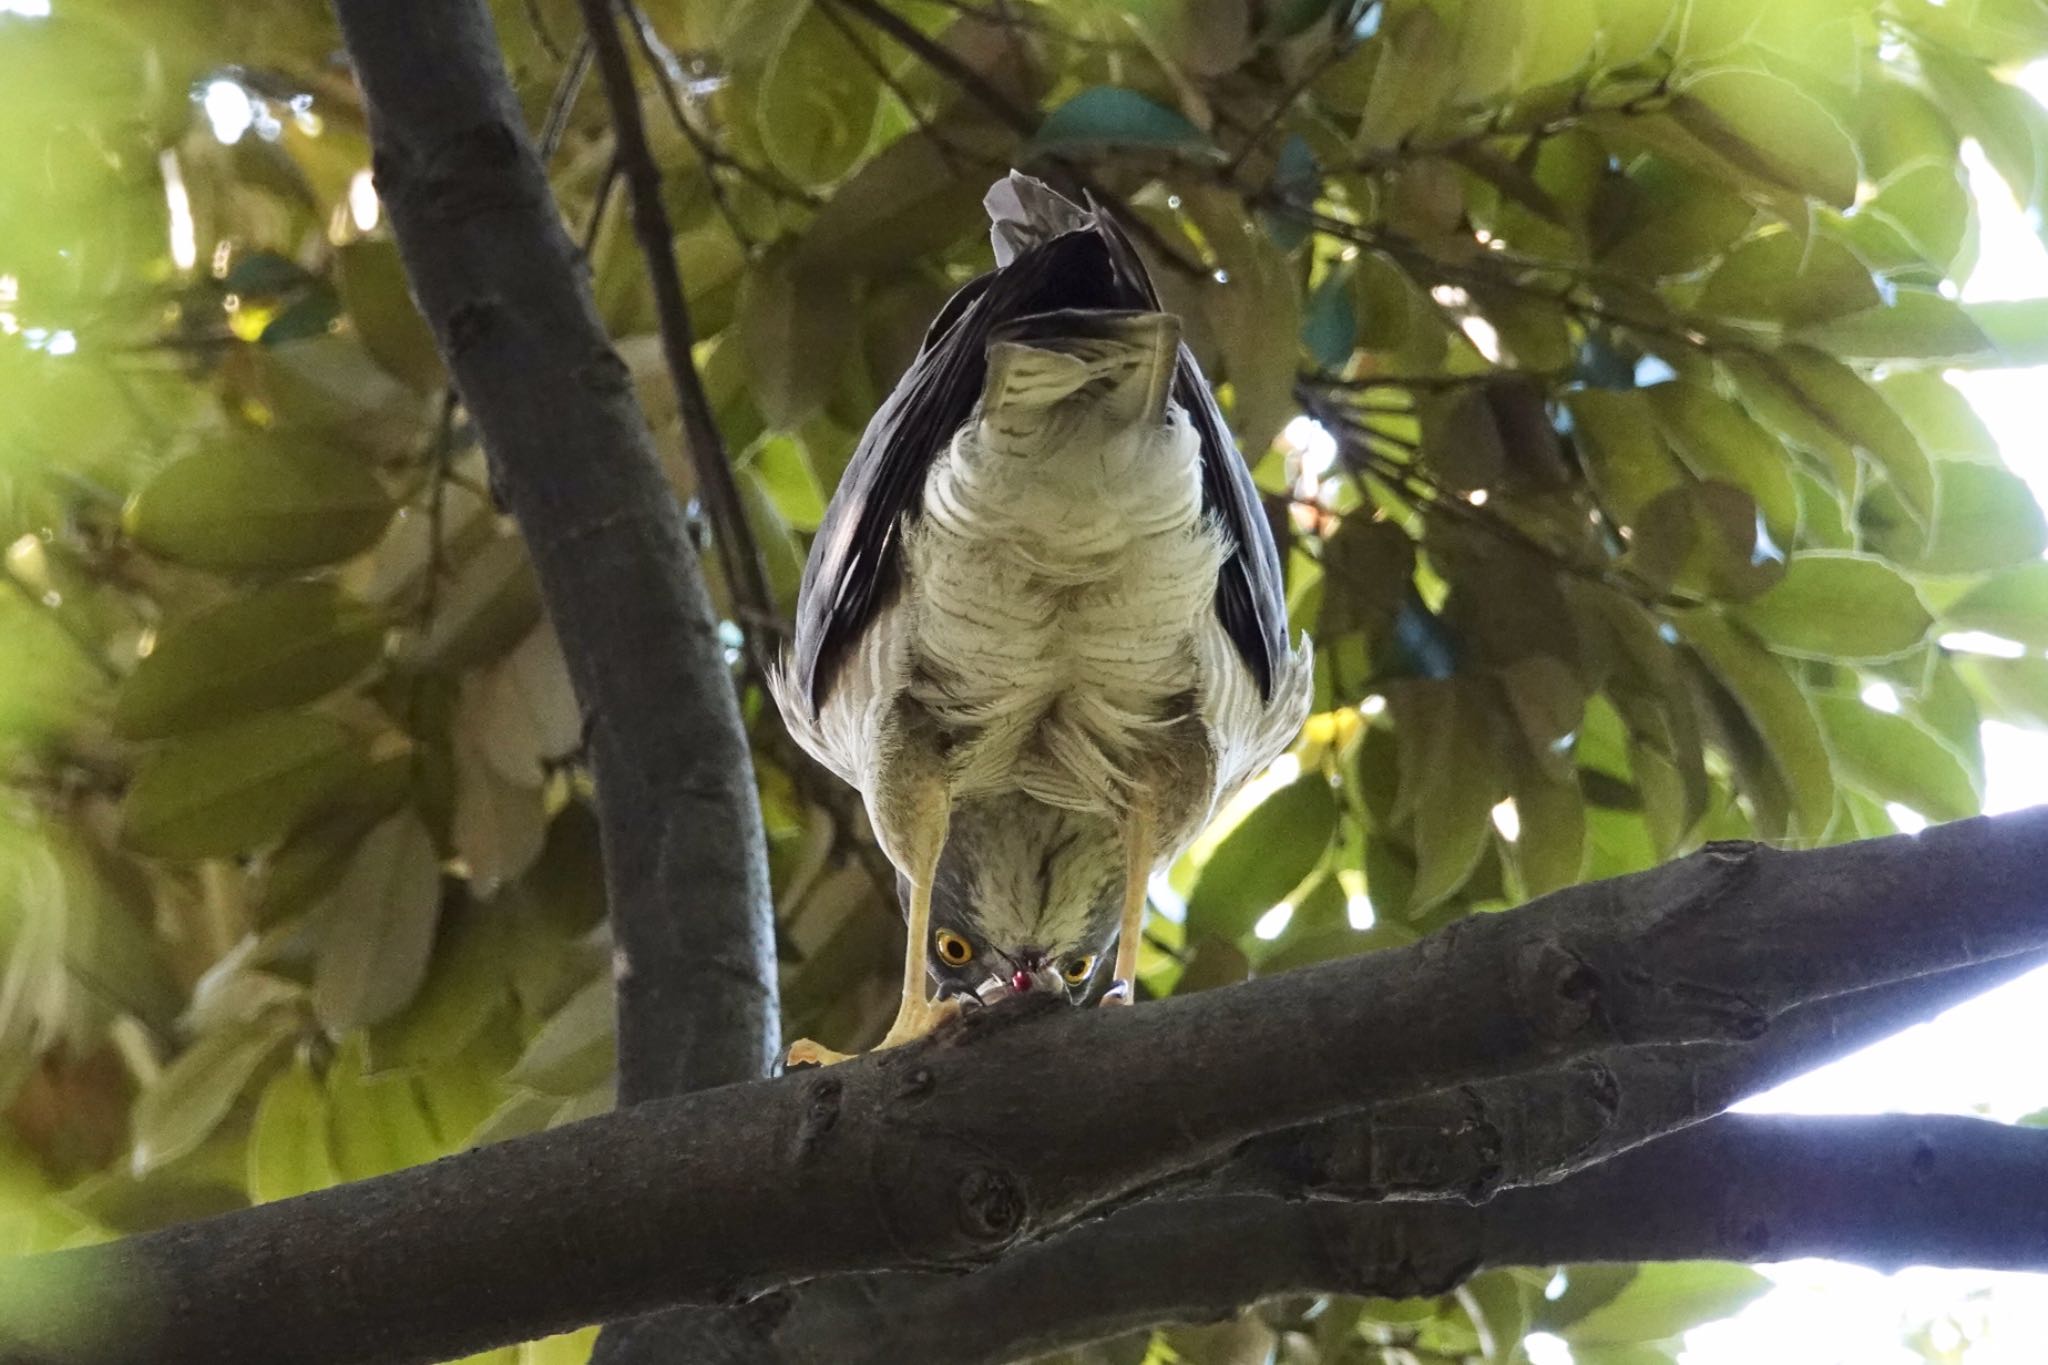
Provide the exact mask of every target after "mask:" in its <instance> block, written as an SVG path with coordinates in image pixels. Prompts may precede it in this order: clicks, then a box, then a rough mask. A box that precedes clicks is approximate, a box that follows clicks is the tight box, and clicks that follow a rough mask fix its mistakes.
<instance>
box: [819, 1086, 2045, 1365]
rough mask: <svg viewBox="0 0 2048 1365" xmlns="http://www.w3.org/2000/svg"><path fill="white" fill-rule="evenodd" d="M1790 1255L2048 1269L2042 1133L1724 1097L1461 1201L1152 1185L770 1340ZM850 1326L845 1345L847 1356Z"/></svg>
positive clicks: (967, 1329)
mask: <svg viewBox="0 0 2048 1365" xmlns="http://www.w3.org/2000/svg"><path fill="white" fill-rule="evenodd" d="M1799 1256H1826V1257H1832V1258H1836V1259H1840V1260H1848V1261H1858V1262H1861V1263H1863V1264H1866V1265H1874V1266H1877V1267H1880V1268H1884V1269H1892V1268H1896V1267H1899V1266H1904V1265H1939V1266H1970V1267H1978V1268H1984V1269H2001V1270H2048V1132H2043V1131H2040V1130H2037V1129H2028V1128H2010V1127H2006V1126H2003V1125H2001V1124H1995V1123H1986V1122H1984V1121H1982V1120H1980V1119H1967V1118H1949V1117H1945V1116H1928V1115H1897V1116H1887V1117H1882V1118H1785V1117H1779V1116H1769V1117H1763V1116H1752V1115H1733V1114H1731V1115H1727V1116H1724V1117H1722V1118H1719V1119H1716V1120H1714V1121H1713V1122H1711V1123H1707V1124H1702V1125H1701V1126H1699V1127H1698V1128H1695V1129H1692V1130H1691V1131H1689V1132H1686V1133H1682V1134H1679V1135H1676V1136H1674V1137H1669V1138H1665V1139H1663V1140H1662V1141H1660V1142H1655V1143H1652V1144H1650V1145H1649V1146H1647V1147H1643V1148H1641V1149H1639V1150H1638V1151H1634V1152H1631V1153H1629V1154H1628V1155H1626V1156H1623V1157H1619V1158H1617V1159H1615V1160H1613V1161H1610V1162H1608V1163H1606V1164H1604V1165H1601V1166H1598V1167H1595V1168H1593V1169H1592V1170H1589V1171H1585V1172H1582V1173H1580V1174H1579V1175H1576V1176H1573V1177H1572V1178H1571V1179H1569V1180H1565V1181H1562V1182H1560V1183H1558V1184H1555V1185H1544V1186H1535V1187H1532V1188H1529V1189H1524V1190H1515V1191H1511V1192H1509V1193H1507V1194H1504V1195H1502V1196H1501V1197H1500V1198H1499V1199H1496V1200H1494V1201H1493V1202H1491V1203H1488V1204H1485V1205H1481V1206H1479V1207H1476V1208H1475V1207H1471V1206H1467V1205H1455V1204H1450V1205H1447V1204H1378V1205H1373V1204H1348V1203H1336V1202H1291V1203H1290V1202H1287V1201H1283V1200H1279V1199H1272V1198H1263V1197H1259V1196H1256V1195H1211V1196H1206V1197H1202V1198H1198V1199H1190V1200H1176V1201H1159V1202H1155V1203H1150V1204H1144V1205H1140V1206H1138V1207H1136V1208H1133V1209H1130V1210H1128V1211H1127V1212H1124V1213H1121V1214H1118V1215H1117V1216H1115V1217H1114V1218H1110V1219H1108V1220H1105V1221H1102V1222H1097V1223H1089V1224H1085V1225H1083V1226H1081V1227H1078V1228H1075V1229H1074V1230H1072V1231H1070V1232H1068V1233H1066V1234H1064V1235H1062V1236H1060V1237H1057V1238H1054V1239H1052V1240H1051V1241H1048V1242H1045V1243H1043V1244H1041V1245H1038V1246H1034V1247H1030V1248H1027V1249H1025V1250H1024V1251H1021V1252H1019V1253H1017V1254H1016V1255H1013V1256H1010V1257H1008V1258H1006V1259H1005V1260H1003V1261H1001V1262H999V1263H997V1264H996V1265H993V1266H990V1267H988V1268H987V1269H985V1270H980V1271H977V1272H975V1273H974V1274H972V1275H968V1276H965V1277H954V1278H951V1279H939V1278H938V1277H927V1280H928V1284H927V1287H926V1289H925V1292H924V1293H923V1294H921V1295H920V1296H919V1297H918V1298H916V1299H915V1301H914V1302H913V1303H911V1304H905V1303H902V1302H900V1301H899V1302H897V1303H895V1304H894V1305H892V1307H893V1308H894V1310H895V1311H893V1312H891V1313H889V1314H888V1315H887V1316H886V1319H885V1320H877V1321H876V1322H874V1323H871V1324H861V1325H856V1326H855V1328H854V1331H853V1333H852V1334H851V1335H843V1336H840V1337H839V1338H838V1343H839V1344H838V1348H837V1349H836V1350H830V1349H827V1350H826V1351H824V1352H822V1353H820V1354H817V1355H812V1354H808V1353H806V1352H802V1351H799V1352H791V1353H787V1354H784V1355H782V1356H781V1357H779V1358H781V1359H783V1360H786V1361H791V1362H802V1365H824V1362H825V1361H828V1360H829V1361H832V1362H834V1365H842V1363H844V1362H852V1363H853V1365H894V1362H897V1361H904V1360H915V1361H918V1362H919V1365H1000V1363H1001V1362H1005V1361H1012V1360H1017V1359H1020V1358H1022V1357H1025V1356H1029V1355H1034V1354H1039V1353H1043V1352H1048V1351H1053V1350H1059V1349H1062V1348H1065V1347H1070V1346H1076V1345H1080V1344H1082V1343H1085V1342H1089V1341H1096V1340H1100V1339H1102V1338H1104V1337H1110V1336H1116V1335H1119V1334H1121V1333H1124V1332H1129V1331H1133V1330H1135V1329H1137V1328H1141V1327H1147V1326H1151V1325H1154V1324H1156V1323H1161V1322H1171V1321H1176V1320H1181V1321H1203V1320H1210V1319H1214V1318H1217V1317H1220V1316H1224V1315H1227V1314H1229V1313H1230V1312H1232V1311H1233V1310H1235V1309H1236V1308H1238V1307H1239V1306H1240V1305H1242V1304H1246V1303H1251V1302H1253V1301H1255V1300H1258V1299H1262V1298H1269V1297H1272V1296H1275V1295H1279V1294H1289V1293H1319V1292H1320V1293H1329V1292H1335V1293H1345V1294H1360V1295H1384V1296H1388V1297H1402V1296H1409V1295H1421V1294H1437V1293H1442V1292H1444V1291H1446V1290H1448V1289H1450V1288H1452V1287H1454V1286H1455V1285H1457V1284H1459V1283H1461V1282H1463V1281H1464V1280H1465V1279H1467V1278H1469V1277H1470V1276H1472V1275H1474V1274H1476V1273H1478V1272H1479V1271H1481V1270H1487V1269H1492V1268H1496V1267H1502V1266H1543V1265H1554V1264H1557V1263H1558V1262H1562V1261H1631V1260H1649V1261H1682V1260H1736V1261H1777V1260H1788V1259H1791V1258H1793V1257H1799ZM839 1307H840V1309H841V1311H842V1314H843V1312H844V1309H845V1305H844V1304H843V1303H842V1304H841V1305H839ZM846 1325H847V1324H846V1322H845V1320H844V1319H843V1317H842V1320H841V1322H840V1323H838V1324H837V1326H839V1327H840V1328H842V1329H843V1328H844V1327H845V1326H846ZM861 1326H870V1327H873V1328H875V1329H876V1330H877V1331H878V1332H879V1333H880V1335H879V1337H878V1336H877V1335H875V1334H874V1333H865V1334H864V1333H863V1332H862V1331H861ZM849 1340H851V1341H855V1342H860V1343H862V1344H863V1345H862V1349H861V1350H860V1351H859V1352H857V1353H852V1354H849V1353H848V1352H847V1350H846V1343H847V1342H848V1341H849ZM809 1345H810V1346H812V1347H817V1346H822V1343H821V1342H816V1341H813V1342H810V1343H809Z"/></svg>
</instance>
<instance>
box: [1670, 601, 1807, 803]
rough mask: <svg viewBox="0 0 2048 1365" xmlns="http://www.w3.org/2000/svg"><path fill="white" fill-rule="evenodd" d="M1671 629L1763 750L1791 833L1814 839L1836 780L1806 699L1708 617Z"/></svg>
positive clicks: (1778, 667)
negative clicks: (1787, 801)
mask: <svg viewBox="0 0 2048 1365" xmlns="http://www.w3.org/2000/svg"><path fill="white" fill-rule="evenodd" d="M1676 623H1677V625H1678V629H1679V631H1680V632H1681V633H1682V634H1683V635H1684V636H1685V638H1686V640H1687V641H1688V642H1689V643H1690V644H1691V645H1692V647H1693V648H1694V649H1695V650H1696V651H1698V653H1699V655H1700V657H1701V658H1702V659H1703V660H1704V661H1705V662H1706V664H1707V667H1708V668H1709V669H1710V670H1712V672H1713V673H1714V675H1715V677H1717V678H1718V679H1719V680H1720V681H1721V684H1722V685H1723V686H1724V687H1726V688H1727V689H1728V691H1729V693H1730V694H1731V695H1732V696H1733V697H1734V698H1735V701H1736V704H1737V705H1739V706H1740V707H1741V708H1742V711H1743V714H1744V715H1745V716H1746V717H1747V718H1748V720H1749V723H1750V724H1751V725H1752V726H1754V727H1755V729H1756V732H1757V734H1758V735H1759V736H1760V737H1761V738H1762V739H1763V742H1764V743H1765V745H1766V746H1768V748H1769V755H1768V756H1769V759H1770V761H1771V763H1772V765H1773V767H1774V768H1775V769H1776V771H1777V772H1778V773H1780V774H1781V775H1782V776H1783V778H1784V781H1785V786H1786V789H1787V792H1788V794H1789V796H1790V798H1791V811H1790V814H1791V816H1792V818H1793V820H1794V821H1795V822H1796V828H1795V829H1794V831H1793V832H1794V833H1796V834H1798V835H1800V836H1801V837H1804V838H1809V839H1816V838H1819V837H1820V834H1821V831H1823V830H1825V829H1826V828H1827V826H1828V821H1829V819H1830V818H1831V817H1832V816H1833V815H1834V810H1835V779H1834V771H1833V767H1832V765H1831V764H1830V762H1829V756H1828V749H1827V745H1826V743H1825V742H1824V741H1823V740H1822V738H1821V731H1820V724H1819V722H1818V720H1817V719H1816V718H1815V716H1814V713H1813V707H1812V705H1811V704H1810V702H1809V701H1808V700H1807V697H1806V694H1805V693H1803V692H1801V691H1800V690H1799V685H1798V684H1797V683H1795V682H1793V681H1792V678H1791V677H1790V676H1789V675H1788V674H1787V673H1786V672H1785V669H1784V666H1783V665H1782V664H1780V663H1779V662H1778V661H1777V660H1776V659H1774V658H1772V657H1771V656H1770V654H1768V653H1767V652H1765V650H1764V649H1763V648H1762V647H1761V646H1759V645H1758V644H1757V643H1756V642H1755V641H1753V640H1751V639H1750V638H1749V637H1748V636H1747V635H1745V634H1743V633H1742V632H1741V631H1739V630H1737V629H1735V628H1734V627H1732V626H1730V625H1729V624H1728V623H1727V622H1725V621H1723V620H1722V619H1721V618H1719V617H1718V616H1715V615H1714V614H1713V613H1711V612H1706V611H1690V612H1685V613H1683V614H1681V615H1679V616H1678V617H1677V618H1676Z"/></svg>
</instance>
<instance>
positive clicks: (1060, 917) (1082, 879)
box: [928, 796, 1123, 1004]
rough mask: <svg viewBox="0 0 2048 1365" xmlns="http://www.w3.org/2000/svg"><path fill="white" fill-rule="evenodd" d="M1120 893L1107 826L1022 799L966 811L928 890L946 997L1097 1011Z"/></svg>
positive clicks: (1114, 842) (969, 806) (932, 955)
mask: <svg viewBox="0 0 2048 1365" xmlns="http://www.w3.org/2000/svg"><path fill="white" fill-rule="evenodd" d="M1122 890H1123V853H1122V842H1121V839H1120V837H1119V835H1118V832H1117V829H1116V826H1115V825H1113V824H1112V823H1111V822H1110V821H1108V820H1106V819H1104V818H1102V817H1100V816H1093V815H1084V814H1079V813H1077V812H1074V811H1067V810H1061V809H1058V808H1057V807H1053V806H1048V805H1044V804H1043V803H1041V802H1038V801H1034V800H1032V799H1031V798H1029V797H1024V796H1004V797H998V798H995V799H993V800H990V801H986V802H979V803H966V804H963V805H962V806H961V807H959V808H957V809H956V810H955V811H954V814H953V820H952V824H951V827H950V829H949V830H948V832H947V837H946V848H945V852H944V854H942V855H941V857H940V859H939V869H938V877H937V879H936V881H935V882H934V883H933V887H932V921H931V935H932V938H931V943H930V944H929V945H928V947H929V953H928V957H929V960H930V963H931V972H932V976H933V977H934V978H935V979H936V980H937V982H938V986H939V993H940V994H941V995H942V996H954V995H968V996H973V997H974V998H975V999H977V1000H980V1001H981V1002H982V1003H984V1004H987V1003H992V1002H993V1001H995V1000H999V999H1002V998H1004V997H1006V996H1010V995H1019V994H1025V993H1028V992H1035V991H1043V992H1048V993H1052V994H1056V995H1063V996H1065V997H1066V998H1068V999H1070V1000H1074V1001H1077V1002H1086V1001H1089V1000H1092V999H1093V998H1094V996H1095V995H1096V994H1097V993H1098V992H1099V990H1100V989H1101V988H1102V987H1103V986H1104V985H1106V984H1107V980H1106V978H1107V977H1108V974H1109V969H1108V966H1107V964H1108V962H1109V961H1110V959H1111V957H1112V956H1113V952H1114V948H1115V939H1116V931H1117V919H1118V914H1119V911H1120V909H1121V905H1122Z"/></svg>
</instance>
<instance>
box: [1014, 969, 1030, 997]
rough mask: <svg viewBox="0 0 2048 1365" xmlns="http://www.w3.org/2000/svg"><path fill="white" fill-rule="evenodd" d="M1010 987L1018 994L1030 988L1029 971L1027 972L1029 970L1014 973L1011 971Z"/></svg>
mask: <svg viewBox="0 0 2048 1365" xmlns="http://www.w3.org/2000/svg"><path fill="white" fill-rule="evenodd" d="M1010 989H1011V990H1013V991H1015V992H1017V994H1019V995H1023V994H1024V993H1025V992H1026V991H1028V990H1030V989H1031V973H1029V972H1014V973H1012V974H1011V976H1010Z"/></svg>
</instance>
